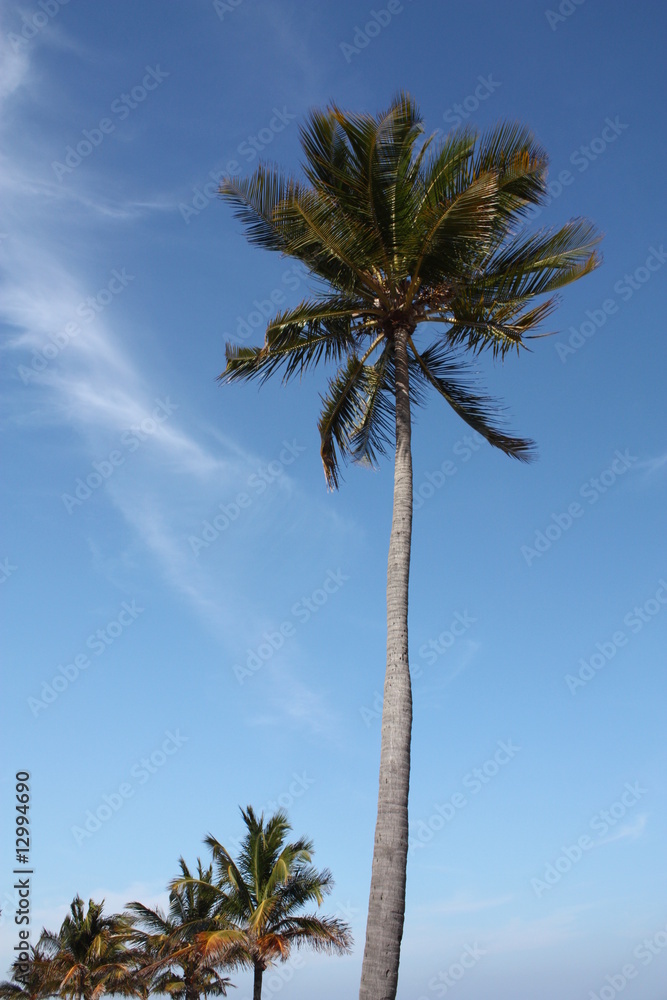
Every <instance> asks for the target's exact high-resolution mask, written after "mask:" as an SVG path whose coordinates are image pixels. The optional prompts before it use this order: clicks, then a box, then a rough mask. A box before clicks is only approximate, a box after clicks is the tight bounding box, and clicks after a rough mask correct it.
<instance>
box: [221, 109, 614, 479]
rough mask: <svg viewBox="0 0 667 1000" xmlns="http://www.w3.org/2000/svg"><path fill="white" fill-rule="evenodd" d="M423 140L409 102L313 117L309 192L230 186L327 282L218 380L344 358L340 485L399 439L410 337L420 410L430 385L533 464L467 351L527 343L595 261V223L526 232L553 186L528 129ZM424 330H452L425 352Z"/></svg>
mask: <svg viewBox="0 0 667 1000" xmlns="http://www.w3.org/2000/svg"><path fill="white" fill-rule="evenodd" d="M422 133H423V125H422V119H421V117H420V114H419V112H418V110H417V108H416V106H415V104H414V102H413V100H412V99H411V98H410V97H409V96H408V95H406V94H400V95H399V96H398V97H397V98H396V99H395V100H394V101H393V103H392V104H391V106H390V107H389V109H388V110H387V111H386V112H385V113H383V114H380V115H378V116H377V117H374V116H372V115H370V114H348V113H344V112H342V111H341V110H339V109H338V108H337V107H335V106H333V107H330V108H329V109H327V110H326V111H314V112H312V113H311V114H310V117H309V120H308V122H307V124H306V126H304V127H302V129H301V142H302V146H303V151H304V155H305V160H304V163H303V170H304V173H305V176H306V179H307V182H308V183H304V182H302V181H300V180H296V179H294V178H291V177H288V176H286V175H284V174H282V173H281V172H280V171H279V170H277V169H275V170H272V169H269V168H267V167H264V166H260V167H259V168H258V170H257V171H256V172H255V174H254V175H253V176H252V177H250V178H248V179H238V178H232V179H229V180H227V181H226V182H225V183H224V184H223V185H222V187H221V189H220V190H221V194H222V195H223V196H224V197H226V198H227V199H229V200H231V201H232V202H233V203H234V204H235V205H236V208H237V215H238V217H239V218H240V219H241V220H242V221H243V223H244V224H245V227H246V232H247V235H248V238H249V240H250V241H251V242H253V243H256V244H258V245H260V246H262V247H264V248H266V249H269V250H274V251H277V252H279V253H281V254H284V255H287V256H290V257H294V258H297V259H298V260H300V261H302V262H303V263H304V264H305V265H306V267H307V268H308V269H309V270H310V272H311V273H312V274H313V275H314V276H315V277H316V278H317V279H320V284H321V285H322V288H321V290H320V292H319V293H318V294H315V295H314V296H313V297H312V298H309V299H305V300H304V301H302V302H301V303H299V304H298V305H297V306H295V307H294V308H292V309H287V310H284V311H282V312H280V313H279V314H278V315H277V316H275V318H274V319H273V320H271V321H270V322H269V323H268V326H267V330H266V335H265V342H264V345H263V346H262V347H239V346H235V345H228V346H227V365H226V368H225V370H224V372H223V373H222V375H221V376H220V378H221V379H223V380H226V381H232V380H235V379H244V378H253V377H257V378H259V379H260V380H262V381H263V380H264V379H265V378H267V377H269V376H270V375H272V374H273V373H274V372H275V371H277V370H280V371H281V372H282V374H283V379H284V380H288V379H289V378H291V377H292V376H294V375H297V374H301V373H303V372H304V371H305V370H306V369H307V368H309V367H310V366H311V365H314V364H315V363H317V362H319V361H320V360H327V361H332V362H335V363H337V364H338V366H339V367H338V371H337V372H336V374H335V375H334V377H333V378H332V380H331V381H330V384H329V389H328V392H327V394H326V396H325V397H324V399H323V410H322V414H321V416H320V421H319V429H320V434H321V439H322V450H321V453H322V460H323V464H324V471H325V475H326V478H327V482H328V484H329V485H330V486H331V487H335V486H337V485H338V475H339V457H340V456H342V457H343V458H346V459H348V458H351V459H353V460H356V461H370V462H372V461H373V460H374V459H375V457H376V454H378V453H382V452H383V451H384V450H385V449H386V447H387V445H388V444H391V442H392V437H393V433H394V427H393V416H394V412H395V411H394V406H395V404H394V400H393V396H394V392H395V360H396V358H395V333H396V331H397V330H398V329H401V330H402V331H405V335H406V337H407V355H408V357H407V363H408V373H409V384H410V395H411V402H412V404H415V403H419V402H421V401H422V399H423V398H424V395H425V392H426V391H427V390H429V389H431V388H432V389H434V390H435V391H436V392H438V393H439V394H440V395H441V396H442V397H443V398H444V399H445V400H446V402H447V403H449V405H450V406H451V407H452V408H453V409H454V410H455V412H456V413H457V414H458V415H459V416H460V417H462V418H463V419H464V420H465V421H466V422H467V423H468V424H469V425H470V426H471V427H473V428H474V429H475V430H476V431H478V432H479V433H480V434H482V435H483V436H484V437H485V438H486V439H487V441H489V443H490V444H492V445H494V446H495V447H497V448H500V449H501V450H502V451H504V452H505V453H507V454H509V455H512V456H514V457H516V458H519V459H523V460H526V459H528V458H530V455H531V450H532V442H530V441H527V440H525V439H522V438H517V437H513V436H511V435H508V434H506V433H504V432H503V431H502V430H501V429H499V428H498V427H497V426H496V425H495V422H494V419H493V418H494V416H495V413H496V407H495V406H494V404H493V401H492V400H490V399H489V398H488V397H486V396H483V395H482V396H480V395H478V394H476V393H474V392H472V391H471V389H470V386H469V383H468V380H467V378H466V376H467V374H468V370H467V368H466V366H465V365H464V363H463V362H462V360H461V353H460V352H461V349H472V350H473V352H479V351H482V350H484V349H490V350H491V351H493V353H494V354H495V355H499V356H501V357H503V356H504V355H505V354H506V353H507V352H508V351H509V350H511V349H517V350H518V349H519V348H520V346H522V345H523V344H524V340H525V338H526V336H527V335H529V334H530V331H533V330H535V328H536V327H537V326H538V325H539V324H540V323H541V321H542V320H544V319H545V317H546V316H547V315H549V313H550V312H551V311H552V309H553V308H554V306H555V304H556V300H555V298H554V297H553V296H551V297H548V298H546V299H545V300H544V299H543V300H542V301H541V302H539V303H538V304H535V303H534V302H533V300H534V299H535V297H536V296H539V295H543V294H545V293H547V294H549V293H553V292H555V291H556V290H557V289H559V288H560V287H562V286H564V285H566V284H568V283H569V282H571V281H574V280H575V279H577V278H579V277H581V276H582V275H584V274H586V273H587V272H589V271H591V270H592V269H593V268H594V267H596V266H597V264H598V263H599V257H598V253H597V251H596V249H595V248H596V245H597V243H598V242H599V236H598V235H597V233H596V232H595V230H594V227H593V226H592V225H591V224H590V223H589V222H587V221H585V220H574V221H571V222H569V223H567V224H566V225H565V226H563V227H562V228H560V229H559V230H557V231H555V230H541V231H539V232H538V233H536V234H533V235H528V234H526V233H525V232H523V231H522V223H523V221H524V216H525V214H526V211H527V209H528V208H529V206H530V205H531V204H535V203H538V202H539V201H540V200H541V199H542V198H543V196H544V194H545V192H546V170H547V156H546V153H545V152H544V150H543V149H542V148H541V147H540V146H539V144H538V143H537V142H536V141H535V139H534V137H533V135H532V133H531V132H530V131H529V130H528V129H526V128H525V127H523V126H520V125H517V124H512V123H504V124H501V125H499V126H497V127H495V128H493V129H491V130H490V131H489V132H487V133H486V134H484V135H482V136H479V135H477V134H476V133H475V132H474V131H473V130H472V129H470V128H464V129H458V130H456V131H454V132H452V133H450V134H449V135H448V136H446V137H445V138H444V139H441V140H436V137H435V136H431V137H430V138H428V139H426V140H425V141H424V142H421V143H420V142H419V140H420V137H421V136H422ZM422 323H436V324H439V325H440V330H439V332H438V334H437V336H436V338H435V339H434V340H433V342H432V343H430V344H428V345H427V346H422V345H421V344H418V343H416V337H415V331H416V329H417V327H418V326H419V325H420V324H422Z"/></svg>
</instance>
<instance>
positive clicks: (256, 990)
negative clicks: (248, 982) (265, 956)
mask: <svg viewBox="0 0 667 1000" xmlns="http://www.w3.org/2000/svg"><path fill="white" fill-rule="evenodd" d="M263 975H264V969H263V968H262V967H261V965H257V964H255V980H254V982H253V987H252V1000H262V976H263Z"/></svg>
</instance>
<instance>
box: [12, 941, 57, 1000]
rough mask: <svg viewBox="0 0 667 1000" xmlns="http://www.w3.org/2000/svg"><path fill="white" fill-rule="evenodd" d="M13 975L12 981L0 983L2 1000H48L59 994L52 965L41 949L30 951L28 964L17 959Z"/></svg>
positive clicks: (13, 967) (13, 964) (13, 965)
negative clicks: (47, 999)
mask: <svg viewBox="0 0 667 1000" xmlns="http://www.w3.org/2000/svg"><path fill="white" fill-rule="evenodd" d="M11 975H12V978H11V981H7V980H5V982H2V983H0V1000H46V998H47V997H53V996H56V995H57V993H58V983H59V980H58V979H57V978H56V977H55V976H54V973H53V967H52V963H51V962H50V961H49V959H47V958H45V956H44V955H43V954H42V953H41V951H40V950H39V947H37V948H31V949H30V952H29V958H28V960H27V962H24V961H21V960H20V959H16V961H15V962H13V963H12V967H11Z"/></svg>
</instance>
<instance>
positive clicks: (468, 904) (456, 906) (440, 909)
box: [429, 893, 514, 916]
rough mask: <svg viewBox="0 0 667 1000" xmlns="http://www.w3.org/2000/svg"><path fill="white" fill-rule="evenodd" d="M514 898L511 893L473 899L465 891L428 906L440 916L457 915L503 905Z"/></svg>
mask: <svg viewBox="0 0 667 1000" xmlns="http://www.w3.org/2000/svg"><path fill="white" fill-rule="evenodd" d="M513 899H514V896H512V895H511V894H509V895H505V896H494V897H492V898H491V899H473V897H472V896H470V895H469V894H467V893H458V894H457V895H456V896H454V897H453V898H452V899H445V900H443V901H442V902H441V903H434V904H433V906H432V907H429V911H430V912H432V913H433V914H438V915H440V916H457V915H459V914H461V913H479V912H480V911H482V910H491V909H495V908H496V907H497V906H504V905H505V903H510V902H511V901H512V900H513Z"/></svg>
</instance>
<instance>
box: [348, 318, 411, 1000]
mask: <svg viewBox="0 0 667 1000" xmlns="http://www.w3.org/2000/svg"><path fill="white" fill-rule="evenodd" d="M407 335H408V331H407V330H405V329H400V328H399V329H396V330H394V350H395V365H396V459H395V464H394V512H393V518H392V524H391V538H390V541H389V561H388V566H387V672H386V675H385V683H384V705H383V708H382V746H381V751H380V790H379V794H378V814H377V823H376V826H375V847H374V850H373V871H372V876H371V892H370V900H369V903H368V921H367V924H366V948H365V950H364V961H363V966H362V970H361V988H360V990H359V1000H395V997H396V988H397V986H398V963H399V958H400V951H401V938H402V936H403V919H404V916H405V877H406V867H407V856H408V790H409V784H410V734H411V730H412V691H411V687H410V666H409V663H408V582H409V576H410V544H411V538H412V453H411V447H410V438H411V427H410V383H409V377H408V353H407Z"/></svg>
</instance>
